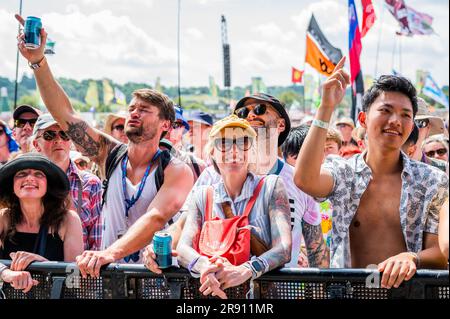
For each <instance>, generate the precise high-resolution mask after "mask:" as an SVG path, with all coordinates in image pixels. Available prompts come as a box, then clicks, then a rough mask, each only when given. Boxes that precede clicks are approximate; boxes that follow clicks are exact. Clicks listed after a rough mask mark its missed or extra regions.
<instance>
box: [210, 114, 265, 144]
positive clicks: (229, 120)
mask: <svg viewBox="0 0 450 319" xmlns="http://www.w3.org/2000/svg"><path fill="white" fill-rule="evenodd" d="M231 127H240V128H242V129H244V132H245V134H246V135H247V136H249V137H253V138H254V137H256V135H257V134H256V131H255V130H254V129H253V127H251V126H250V123H249V122H248V121H247V120H244V119H241V118H239V117H237V116H236V115H235V114H232V115H230V116H227V117H225V118H223V119H221V120H220V121H217V122H216V123H215V124H214V125H213V127H212V129H211V132H210V133H209V138H213V137H215V136H216V135H218V134H219V133H220V132H221V131H223V130H224V129H226V128H231Z"/></svg>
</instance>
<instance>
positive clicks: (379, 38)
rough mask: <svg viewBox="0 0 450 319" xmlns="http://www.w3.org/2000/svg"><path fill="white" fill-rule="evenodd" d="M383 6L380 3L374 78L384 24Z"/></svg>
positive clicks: (376, 72)
mask: <svg viewBox="0 0 450 319" xmlns="http://www.w3.org/2000/svg"><path fill="white" fill-rule="evenodd" d="M384 9H385V8H384V6H383V5H381V16H380V20H381V21H380V23H381V26H380V31H379V32H378V43H377V56H376V58H375V74H374V77H375V78H376V77H377V75H378V59H379V57H380V43H381V36H382V34H383V26H384Z"/></svg>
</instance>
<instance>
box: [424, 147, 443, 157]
mask: <svg viewBox="0 0 450 319" xmlns="http://www.w3.org/2000/svg"><path fill="white" fill-rule="evenodd" d="M436 154H437V155H439V156H444V155H445V154H447V149H445V148H440V149H438V150H435V151H429V152H426V153H425V155H426V156H428V157H434V155H436Z"/></svg>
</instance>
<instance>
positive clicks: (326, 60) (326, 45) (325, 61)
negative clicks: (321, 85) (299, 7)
mask: <svg viewBox="0 0 450 319" xmlns="http://www.w3.org/2000/svg"><path fill="white" fill-rule="evenodd" d="M341 58H342V52H341V50H339V49H337V48H335V47H333V46H332V45H331V43H330V42H328V40H327V38H325V35H324V34H323V33H322V31H321V30H320V28H319V24H318V23H317V21H316V19H315V18H314V15H313V16H312V17H311V20H310V22H309V26H308V31H307V33H306V58H305V61H306V63H308V64H309V65H311V66H312V67H313V68H314V69H316V70H317V71H318V72H319V73H321V74H323V75H325V76H330V75H331V73H333V70H334V68H335V66H336V64H337V63H338V62H339V60H340V59H341Z"/></svg>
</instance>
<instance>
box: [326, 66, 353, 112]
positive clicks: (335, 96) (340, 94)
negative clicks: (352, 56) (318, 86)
mask: <svg viewBox="0 0 450 319" xmlns="http://www.w3.org/2000/svg"><path fill="white" fill-rule="evenodd" d="M344 64H345V57H343V58H342V59H341V60H340V61H339V63H338V64H337V65H336V67H335V68H334V71H333V73H332V74H331V76H330V77H329V78H328V79H327V80H326V81H325V82H324V83H323V85H322V103H321V106H320V107H321V108H328V109H331V110H334V108H335V107H336V106H337V105H338V104H339V103H341V101H342V99H343V98H344V96H345V90H346V88H347V85H349V84H350V75H349V74H348V73H347V71H345V70H344V69H343V67H344Z"/></svg>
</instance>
